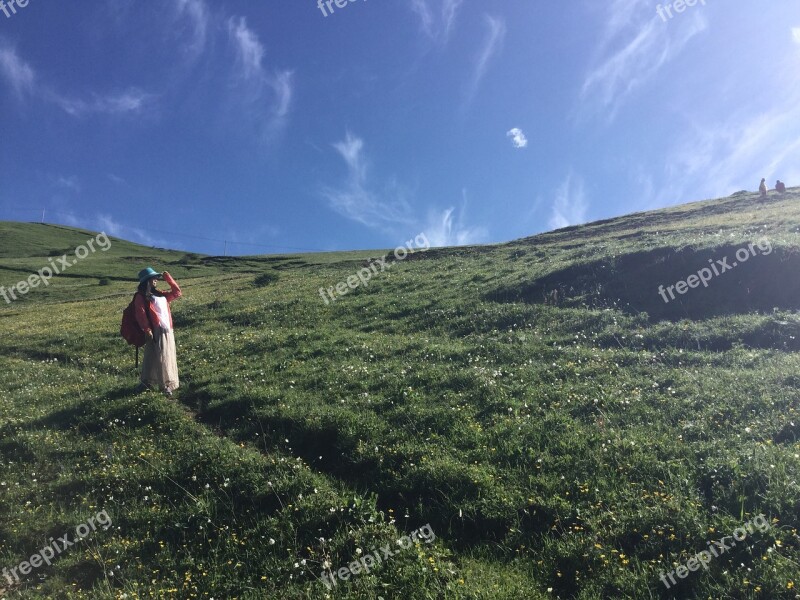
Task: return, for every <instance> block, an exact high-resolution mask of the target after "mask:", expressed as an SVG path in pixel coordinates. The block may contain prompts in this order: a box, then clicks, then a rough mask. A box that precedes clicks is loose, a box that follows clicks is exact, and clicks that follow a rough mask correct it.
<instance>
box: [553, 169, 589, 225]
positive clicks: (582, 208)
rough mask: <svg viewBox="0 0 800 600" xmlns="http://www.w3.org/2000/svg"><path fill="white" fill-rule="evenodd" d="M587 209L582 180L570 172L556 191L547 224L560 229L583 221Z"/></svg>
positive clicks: (584, 220)
mask: <svg viewBox="0 0 800 600" xmlns="http://www.w3.org/2000/svg"><path fill="white" fill-rule="evenodd" d="M587 209H588V204H587V202H586V193H585V191H584V186H583V180H582V179H581V178H580V177H576V176H574V175H572V174H570V175H569V176H568V177H567V178H566V180H565V181H564V183H562V184H561V186H560V187H559V188H558V190H557V192H556V198H555V200H554V201H553V206H552V212H551V215H550V220H549V222H548V224H549V225H550V227H552V228H553V229H560V228H561V227H568V226H569V225H579V224H581V223H585V222H586V211H587Z"/></svg>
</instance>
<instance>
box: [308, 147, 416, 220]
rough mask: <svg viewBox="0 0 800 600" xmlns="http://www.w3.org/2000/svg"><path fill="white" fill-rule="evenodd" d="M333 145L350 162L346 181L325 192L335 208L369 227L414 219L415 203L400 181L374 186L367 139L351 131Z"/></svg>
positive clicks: (346, 162)
mask: <svg viewBox="0 0 800 600" xmlns="http://www.w3.org/2000/svg"><path fill="white" fill-rule="evenodd" d="M333 147H334V148H335V149H336V152H337V153H338V154H339V156H340V157H341V158H342V159H343V160H344V162H345V164H346V165H347V182H346V183H345V185H343V186H341V187H338V188H325V189H324V190H323V192H322V194H323V196H324V197H325V198H326V199H327V200H328V202H329V204H330V206H331V208H332V209H333V210H335V211H336V212H338V213H339V214H341V215H343V216H345V217H347V218H348V219H352V220H354V221H357V222H359V223H361V224H363V225H366V226H368V227H376V228H387V227H390V226H395V225H410V224H412V223H413V219H411V217H410V215H411V207H410V206H409V204H408V202H407V201H406V199H405V197H404V194H403V193H402V191H401V190H399V187H398V186H397V185H390V186H388V189H387V190H385V191H384V192H383V193H378V192H376V191H375V190H374V189H373V185H372V184H371V182H370V181H369V178H368V176H367V170H368V167H367V160H366V158H365V156H364V140H362V139H361V138H359V137H357V136H354V135H353V134H351V133H350V132H347V134H346V136H345V139H344V140H342V141H341V142H337V143H335V144H333Z"/></svg>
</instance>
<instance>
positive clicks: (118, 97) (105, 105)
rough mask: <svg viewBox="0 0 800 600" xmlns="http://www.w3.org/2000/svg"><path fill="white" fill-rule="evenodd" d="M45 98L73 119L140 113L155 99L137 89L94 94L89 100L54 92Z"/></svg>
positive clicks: (49, 92)
mask: <svg viewBox="0 0 800 600" xmlns="http://www.w3.org/2000/svg"><path fill="white" fill-rule="evenodd" d="M45 97H46V98H48V99H49V100H50V101H51V102H53V103H55V104H57V105H58V106H59V107H61V109H62V110H63V111H64V112H66V113H67V114H70V115H72V116H73V117H82V116H85V115H88V114H108V115H119V114H125V113H138V112H141V111H142V110H144V109H145V107H146V106H147V104H148V103H150V102H152V101H153V100H154V99H155V96H154V95H153V94H149V93H147V92H145V91H143V90H140V89H137V88H131V89H129V90H126V91H124V92H119V93H111V94H98V93H92V94H91V98H90V99H88V100H87V99H84V98H69V97H66V96H62V95H61V94H58V93H56V92H53V91H48V92H47V93H46V94H45Z"/></svg>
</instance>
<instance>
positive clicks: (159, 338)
mask: <svg viewBox="0 0 800 600" xmlns="http://www.w3.org/2000/svg"><path fill="white" fill-rule="evenodd" d="M159 279H163V280H164V281H166V282H167V285H169V291H168V292H162V291H161V290H159V289H157V287H156V286H157V285H158V280H159ZM138 291H139V293H137V294H136V299H135V300H134V306H135V307H136V322H137V323H139V327H141V328H142V331H144V333H145V335H146V336H147V343H146V344H145V345H144V358H142V373H141V377H140V383H139V385H138V387H137V388H136V391H137V392H142V391H144V390H145V389H150V388H158V389H160V390H161V391H162V392H164V393H165V394H166V395H167V396H172V392H173V390H176V389H178V386H179V385H180V382H179V381H178V360H177V356H176V353H175V335H174V333H173V332H172V313H171V312H170V310H169V305H170V303H171V302H172V301H173V300H175V299H176V298H180V297H181V295H182V294H181V288H180V287H179V286H178V284H177V282H176V281H175V280H174V279H173V278H172V276H171V275H170V274H169V273H167V272H166V271H164V272H163V273H158V272H157V271H155V270H154V269H152V268H150V267H147V268H146V269H142V270H141V271H139V290H138Z"/></svg>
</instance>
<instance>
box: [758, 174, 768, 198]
mask: <svg viewBox="0 0 800 600" xmlns="http://www.w3.org/2000/svg"><path fill="white" fill-rule="evenodd" d="M758 191H759V193H760V194H761V197H762V198H766V197H767V180H766V179H764V178H763V177H762V178H761V185H759V186H758Z"/></svg>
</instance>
